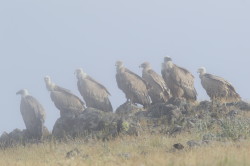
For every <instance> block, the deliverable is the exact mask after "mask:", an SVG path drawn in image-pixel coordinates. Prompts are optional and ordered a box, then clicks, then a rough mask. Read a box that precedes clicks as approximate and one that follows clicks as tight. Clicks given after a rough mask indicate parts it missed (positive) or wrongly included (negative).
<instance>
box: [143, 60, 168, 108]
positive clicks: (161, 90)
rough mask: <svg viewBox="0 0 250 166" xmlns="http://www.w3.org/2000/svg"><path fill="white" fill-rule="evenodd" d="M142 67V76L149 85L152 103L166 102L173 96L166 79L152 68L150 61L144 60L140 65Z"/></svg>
mask: <svg viewBox="0 0 250 166" xmlns="http://www.w3.org/2000/svg"><path fill="white" fill-rule="evenodd" d="M140 68H142V69H143V70H142V78H143V79H144V80H145V81H146V82H147V84H148V86H149V96H150V98H151V100H152V103H153V104H155V103H165V102H167V101H168V99H169V98H170V97H171V94H170V89H169V88H168V87H167V84H166V83H165V81H164V79H163V78H162V77H161V76H160V75H159V74H157V73H156V72H155V71H154V70H152V68H151V66H150V64H149V63H148V62H144V63H142V64H141V65H140Z"/></svg>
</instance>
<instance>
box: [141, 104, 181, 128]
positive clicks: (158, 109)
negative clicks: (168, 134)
mask: <svg viewBox="0 0 250 166" xmlns="http://www.w3.org/2000/svg"><path fill="white" fill-rule="evenodd" d="M146 116H147V117H150V118H165V119H166V121H167V122H168V123H169V124H171V123H173V122H174V121H175V120H178V119H179V118H180V117H182V113H181V110H180V109H179V108H178V107H177V106H174V105H172V104H166V103H159V104H155V105H153V106H151V107H150V108H149V110H148V112H147V115H146Z"/></svg>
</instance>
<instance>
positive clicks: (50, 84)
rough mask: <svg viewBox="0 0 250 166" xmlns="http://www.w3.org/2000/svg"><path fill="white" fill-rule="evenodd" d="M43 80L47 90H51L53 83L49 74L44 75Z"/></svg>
mask: <svg viewBox="0 0 250 166" xmlns="http://www.w3.org/2000/svg"><path fill="white" fill-rule="evenodd" d="M44 82H45V84H46V88H47V89H48V91H52V90H53V87H54V84H53V83H52V81H51V78H50V76H48V75H47V76H45V77H44Z"/></svg>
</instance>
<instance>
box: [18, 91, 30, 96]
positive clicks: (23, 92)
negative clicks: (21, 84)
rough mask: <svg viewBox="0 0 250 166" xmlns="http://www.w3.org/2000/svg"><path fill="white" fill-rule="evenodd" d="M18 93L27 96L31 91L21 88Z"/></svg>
mask: <svg viewBox="0 0 250 166" xmlns="http://www.w3.org/2000/svg"><path fill="white" fill-rule="evenodd" d="M16 95H21V96H22V97H25V96H28V95H29V92H28V90H27V89H21V90H19V91H18V92H16Z"/></svg>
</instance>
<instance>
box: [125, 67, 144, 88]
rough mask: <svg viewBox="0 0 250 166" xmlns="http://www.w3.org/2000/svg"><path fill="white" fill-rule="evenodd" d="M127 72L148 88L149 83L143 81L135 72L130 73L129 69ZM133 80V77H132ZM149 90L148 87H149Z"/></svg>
mask: <svg viewBox="0 0 250 166" xmlns="http://www.w3.org/2000/svg"><path fill="white" fill-rule="evenodd" d="M125 72H127V73H129V74H130V75H132V76H133V77H134V78H136V79H138V80H140V81H142V82H143V83H144V84H145V85H146V86H148V84H147V82H146V81H145V80H144V79H142V78H141V77H140V76H139V75H137V74H135V73H134V72H132V71H130V70H129V69H126V70H125ZM131 78H132V77H131ZM147 88H148V87H147Z"/></svg>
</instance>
